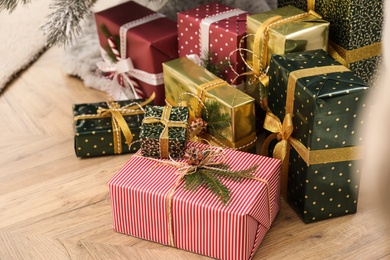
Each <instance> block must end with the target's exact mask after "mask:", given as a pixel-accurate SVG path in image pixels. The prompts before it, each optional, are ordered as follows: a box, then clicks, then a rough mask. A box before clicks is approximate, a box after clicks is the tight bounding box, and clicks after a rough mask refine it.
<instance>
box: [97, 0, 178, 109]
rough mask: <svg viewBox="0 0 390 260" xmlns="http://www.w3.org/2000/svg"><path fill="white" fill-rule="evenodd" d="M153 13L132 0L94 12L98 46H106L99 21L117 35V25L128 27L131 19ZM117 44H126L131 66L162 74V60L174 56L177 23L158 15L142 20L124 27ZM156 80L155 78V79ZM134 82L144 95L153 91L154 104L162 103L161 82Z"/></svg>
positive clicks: (118, 28)
mask: <svg viewBox="0 0 390 260" xmlns="http://www.w3.org/2000/svg"><path fill="white" fill-rule="evenodd" d="M154 14H156V13H155V12H153V11H152V10H150V9H148V8H146V7H144V6H142V5H140V4H138V3H136V2H134V1H128V2H125V3H122V4H119V5H117V6H114V7H111V8H108V9H106V10H103V11H100V12H96V13H95V14H94V15H95V21H96V27H97V31H98V36H99V42H100V46H101V47H102V48H103V49H106V48H107V45H108V43H107V38H106V37H105V35H104V34H103V32H102V28H101V27H102V25H104V26H105V27H106V28H107V29H108V31H109V32H110V33H111V34H112V35H113V36H114V39H115V38H117V37H120V31H121V28H123V29H125V28H126V27H131V26H132V24H131V23H132V22H135V21H139V20H142V19H147V18H148V17H150V16H152V15H154ZM120 46H122V47H123V46H126V48H124V49H125V51H126V57H129V58H130V59H131V61H132V64H133V65H134V68H135V69H138V70H140V71H143V72H146V73H149V74H153V75H156V77H157V78H158V80H159V81H160V80H161V77H162V65H161V64H162V63H163V62H166V61H169V60H172V59H175V58H177V57H178V53H177V24H176V22H174V21H172V20H170V19H168V18H166V17H160V18H158V19H155V20H152V21H149V22H145V23H143V24H140V25H138V26H135V27H131V28H130V29H128V30H127V32H126V34H125V37H121V38H120V44H118V48H119V47H120ZM159 81H158V82H159ZM138 84H139V86H140V87H141V89H142V91H143V92H144V93H145V95H146V96H147V97H150V96H151V95H152V93H156V98H155V101H154V102H155V104H156V105H164V104H165V102H164V98H165V96H164V85H163V84H151V83H147V81H142V80H138Z"/></svg>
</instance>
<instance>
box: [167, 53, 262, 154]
mask: <svg viewBox="0 0 390 260" xmlns="http://www.w3.org/2000/svg"><path fill="white" fill-rule="evenodd" d="M163 69H164V77H165V92H166V99H167V101H168V102H169V103H170V104H173V105H176V104H178V103H180V102H181V101H186V102H187V104H188V105H189V108H190V132H191V136H192V137H193V136H194V135H196V134H194V133H196V132H198V133H199V135H200V136H201V137H202V138H204V139H207V140H208V141H210V142H212V143H213V144H215V145H218V146H222V147H229V148H235V149H240V150H245V151H248V150H251V152H252V151H254V152H255V142H256V127H255V108H254V99H253V98H251V97H250V96H248V95H247V94H245V93H244V92H242V91H240V90H238V89H237V88H234V87H232V86H231V85H229V84H228V83H227V82H225V81H223V80H222V79H220V78H218V77H217V76H215V75H214V74H213V73H211V72H209V71H208V70H206V69H205V68H203V67H201V66H199V65H197V64H195V63H194V62H193V61H191V60H189V59H188V58H186V57H183V58H179V59H176V60H172V61H169V62H166V63H164V64H163Z"/></svg>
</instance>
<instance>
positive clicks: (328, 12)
mask: <svg viewBox="0 0 390 260" xmlns="http://www.w3.org/2000/svg"><path fill="white" fill-rule="evenodd" d="M287 5H293V6H296V7H298V8H300V9H302V10H308V9H313V10H314V11H316V12H317V13H318V14H320V15H321V16H322V17H323V18H324V19H325V20H327V21H329V22H330V28H329V40H330V42H331V45H332V46H333V47H334V49H336V51H337V52H338V53H339V54H341V56H342V57H343V58H344V59H345V60H346V63H345V64H347V65H348V67H349V68H350V69H351V70H352V71H353V72H354V73H355V74H356V75H358V76H359V77H360V78H361V79H362V80H363V81H365V82H366V83H372V79H373V76H374V75H375V73H376V72H377V69H378V64H379V63H380V61H381V55H380V54H381V46H380V45H381V44H380V42H381V38H382V36H381V32H382V25H383V1H382V0H360V1H354V0H315V1H314V0H278V6H279V7H282V6H287ZM332 56H333V55H332ZM343 64H344V63H343ZM345 64H344V65H345Z"/></svg>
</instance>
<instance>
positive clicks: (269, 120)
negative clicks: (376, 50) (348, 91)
mask: <svg viewBox="0 0 390 260" xmlns="http://www.w3.org/2000/svg"><path fill="white" fill-rule="evenodd" d="M346 71H350V70H349V69H348V68H346V67H344V66H342V65H332V66H324V67H315V68H309V69H301V70H296V71H293V72H291V73H290V75H289V78H288V83H287V96H286V115H285V117H284V119H283V123H281V121H280V119H279V118H278V117H277V116H275V115H274V114H273V113H272V112H271V111H270V110H269V109H268V111H267V114H266V117H265V120H264V128H265V129H266V130H268V131H270V132H272V134H271V135H270V136H268V137H267V138H266V140H265V141H264V144H263V147H262V151H261V152H262V154H263V155H267V153H268V145H269V143H270V142H271V141H272V140H273V139H277V140H278V143H277V144H276V146H275V148H274V151H273V157H275V158H277V159H280V160H282V169H281V171H282V176H281V194H282V196H283V197H285V198H286V197H287V182H288V167H289V155H290V146H292V147H293V148H294V149H295V150H296V151H297V153H298V154H299V155H300V156H301V158H302V159H303V160H304V161H305V162H306V164H307V165H308V166H309V165H312V164H322V163H333V162H342V161H349V160H358V159H362V158H363V148H362V147H360V146H353V147H344V148H334V149H325V150H310V149H308V148H306V147H305V146H304V145H303V144H302V143H301V142H299V141H298V140H297V139H295V138H293V137H292V136H291V134H292V132H293V129H294V126H293V120H292V117H293V113H294V98H295V97H294V93H295V87H296V83H297V81H298V79H300V78H304V77H311V76H315V75H321V74H329V73H335V72H346Z"/></svg>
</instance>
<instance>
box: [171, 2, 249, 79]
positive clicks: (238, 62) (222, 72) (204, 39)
mask: <svg viewBox="0 0 390 260" xmlns="http://www.w3.org/2000/svg"><path fill="white" fill-rule="evenodd" d="M247 15H248V12H246V11H243V10H240V9H236V8H232V7H228V6H224V5H221V4H219V3H215V2H213V3H210V4H206V5H203V6H200V7H197V8H194V9H190V10H187V11H184V12H179V13H178V14H177V22H178V41H179V57H184V56H186V55H193V54H196V55H198V56H199V57H200V58H201V60H208V59H209V62H210V63H211V64H213V67H217V70H218V74H219V75H217V76H218V77H221V78H223V79H224V80H226V81H228V82H229V83H230V84H232V85H239V84H242V83H243V82H244V80H245V77H240V78H238V79H237V80H236V81H235V82H233V80H234V79H235V78H236V76H237V74H236V73H238V74H241V73H244V72H245V64H244V61H243V60H242V59H241V57H240V54H239V53H238V52H237V51H235V52H234V50H236V49H237V48H238V47H239V45H240V40H241V38H242V37H243V36H245V34H246V17H247ZM244 42H245V41H244ZM241 47H245V46H244V43H243V45H242V46H241ZM232 52H233V53H232ZM227 59H230V62H231V67H232V68H231V67H230V66H229V64H228V61H227ZM212 72H214V71H212ZM235 72H236V73H235ZM214 73H215V72H214Z"/></svg>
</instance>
